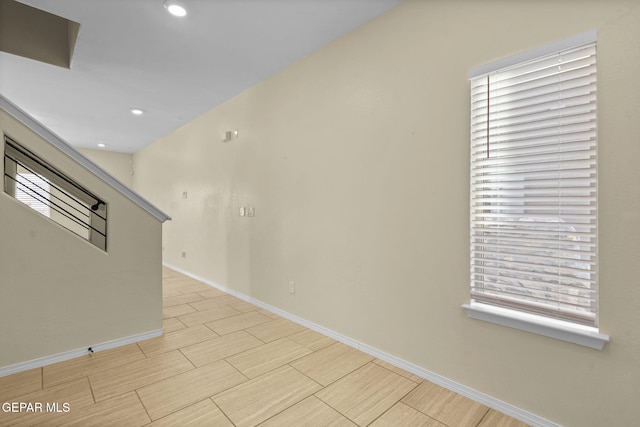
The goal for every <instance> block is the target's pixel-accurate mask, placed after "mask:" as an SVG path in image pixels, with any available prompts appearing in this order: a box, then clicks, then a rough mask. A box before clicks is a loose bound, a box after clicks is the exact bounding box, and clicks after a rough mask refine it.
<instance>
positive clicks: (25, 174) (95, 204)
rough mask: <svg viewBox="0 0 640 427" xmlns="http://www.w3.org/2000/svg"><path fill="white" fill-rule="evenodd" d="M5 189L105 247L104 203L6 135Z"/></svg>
mask: <svg viewBox="0 0 640 427" xmlns="http://www.w3.org/2000/svg"><path fill="white" fill-rule="evenodd" d="M4 192H5V193H7V194H8V195H10V196H12V197H14V198H15V199H16V200H18V201H20V202H22V203H24V204H25V205H27V206H29V207H30V208H32V209H34V210H35V211H37V212H39V213H41V214H42V215H44V216H45V217H47V218H49V219H50V220H51V221H53V222H55V223H57V224H58V225H61V226H62V227H64V228H66V229H67V230H69V231H71V232H72V233H75V234H77V235H78V236H80V237H82V238H83V239H85V240H87V241H89V242H90V243H91V244H93V245H94V246H96V247H98V248H100V249H102V250H104V251H106V249H107V204H106V203H105V202H104V201H102V200H101V199H99V198H98V197H97V196H95V195H93V194H92V193H91V192H89V191H88V190H87V189H85V188H84V187H82V186H81V185H79V184H78V183H76V182H75V181H73V180H71V178H69V177H67V176H66V175H64V174H63V173H62V172H60V171H59V170H57V169H56V168H54V167H53V166H52V165H50V164H49V163H48V162H47V161H45V160H44V159H42V158H40V157H38V156H37V155H36V154H34V153H32V152H31V151H29V150H28V149H27V148H26V147H23V146H22V145H20V144H18V143H17V142H15V141H13V140H11V139H10V138H8V137H6V136H5V138H4Z"/></svg>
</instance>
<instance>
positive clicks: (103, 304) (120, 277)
mask: <svg viewBox="0 0 640 427" xmlns="http://www.w3.org/2000/svg"><path fill="white" fill-rule="evenodd" d="M1 133H5V134H6V135H8V136H10V137H11V138H12V139H14V140H15V141H16V142H19V143H21V144H23V145H25V146H26V147H27V148H29V149H30V150H31V151H33V152H34V153H36V154H37V155H39V156H41V157H43V158H45V159H46V160H47V161H49V162H50V163H51V164H52V165H53V166H55V167H56V168H58V169H60V170H62V171H64V172H65V173H67V174H68V175H69V176H70V177H71V178H72V179H74V180H75V181H77V182H80V183H82V184H83V185H84V186H85V187H86V188H87V189H88V190H90V191H91V192H93V193H94V194H96V195H99V196H100V197H101V198H102V199H103V200H105V201H106V202H107V203H108V206H109V207H108V209H109V223H108V239H109V240H108V252H107V253H105V252H103V251H101V250H100V249H97V248H96V247H94V246H93V245H91V244H90V243H88V242H86V241H85V240H83V239H82V238H80V237H78V236H76V235H75V234H73V233H70V232H68V231H67V230H65V229H63V228H62V227H61V226H58V225H57V224H54V223H53V222H51V221H49V220H48V219H47V218H45V217H43V216H42V215H40V214H38V213H37V212H35V211H33V210H31V209H29V208H28V207H26V206H24V205H23V204H21V203H20V202H18V201H16V200H15V199H13V198H11V197H10V196H8V195H7V194H5V193H4V192H3V191H2V192H0V324H1V325H3V326H2V328H0V349H1V350H0V368H4V367H8V366H11V365H15V364H19V363H24V362H28V361H31V360H34V359H38V358H42V357H47V356H52V355H56V354H59V353H64V352H68V351H72V350H77V349H81V348H86V347H89V346H94V345H96V344H100V343H105V342H108V341H112V340H117V339H122V338H127V337H130V336H133V335H137V334H143V333H147V332H151V331H157V330H159V329H161V328H162V278H161V275H162V271H161V263H162V255H161V249H160V248H161V244H162V242H161V241H162V228H161V223H160V222H159V221H158V220H157V219H155V218H154V217H153V216H151V215H150V214H149V213H147V212H146V211H144V210H143V209H142V208H140V207H139V206H137V205H136V204H134V203H133V202H132V201H130V200H129V199H128V198H126V197H124V196H123V195H121V194H120V193H118V192H117V191H115V190H114V189H113V188H112V187H110V186H108V185H107V184H105V183H103V182H102V181H100V180H99V179H98V178H96V177H95V176H94V175H93V174H91V173H90V172H88V171H86V170H85V169H83V168H81V167H80V166H78V165H77V164H76V163H75V162H74V161H72V160H71V159H69V158H68V157H66V156H65V155H64V154H62V153H61V152H60V151H58V150H57V149H56V148H54V147H53V146H52V145H49V144H48V143H46V142H44V141H43V140H41V139H40V138H39V137H37V136H36V135H35V134H33V133H32V132H31V131H29V130H28V129H26V128H25V127H24V126H23V125H21V124H20V123H18V122H17V121H15V120H14V119H13V118H12V117H11V116H9V115H8V114H6V113H5V112H4V111H2V110H0V134H1ZM1 137H2V135H0V138H1ZM2 140H3V139H2ZM0 147H2V144H0ZM0 170H1V169H0Z"/></svg>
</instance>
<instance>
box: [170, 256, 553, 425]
mask: <svg viewBox="0 0 640 427" xmlns="http://www.w3.org/2000/svg"><path fill="white" fill-rule="evenodd" d="M164 265H165V266H166V267H169V268H171V269H172V270H175V271H177V272H179V273H182V274H184V275H185V276H189V277H191V278H193V279H195V280H198V281H200V282H202V283H206V284H207V285H209V286H212V287H214V288H216V289H219V290H221V291H224V292H226V293H228V294H230V295H233V296H235V297H237V298H239V299H241V300H243V301H246V302H249V303H251V304H254V305H256V306H258V307H260V308H263V309H265V310H268V311H270V312H272V313H275V314H277V315H279V316H281V317H284V318H285V319H288V320H291V321H292V322H295V323H297V324H299V325H302V326H304V327H306V328H309V329H311V330H314V331H316V332H319V333H321V334H323V335H326V336H328V337H330V338H333V339H335V340H336V341H339V342H341V343H343V344H346V345H348V346H350V347H353V348H356V349H358V350H360V351H362V352H364V353H367V354H369V355H371V356H374V357H376V358H378V359H380V360H383V361H385V362H387V363H390V364H392V365H393V366H396V367H398V368H400V369H404V370H405V371H407V372H410V373H412V374H414V375H417V376H419V377H421V378H424V379H425V380H427V381H431V382H432V383H434V384H437V385H439V386H441V387H444V388H446V389H448V390H451V391H453V392H456V393H458V394H460V395H462V396H464V397H467V398H469V399H471V400H473V401H475V402H478V403H481V404H483V405H486V406H488V407H490V408H492V409H495V410H496V411H499V412H502V413H503V414H506V415H509V416H510V417H513V418H515V419H517V420H520V421H522V422H524V423H527V424H529V425H532V426H535V427H561V426H560V425H559V424H556V423H554V422H552V421H549V420H547V419H546V418H542V417H540V416H538V415H535V414H532V413H531V412H528V411H525V410H524V409H520V408H518V407H517V406H514V405H511V404H509V403H507V402H503V401H502V400H499V399H496V398H494V397H492V396H489V395H487V394H484V393H481V392H479V391H477V390H475V389H473V388H471V387H467V386H465V385H463V384H460V383H458V382H455V381H452V380H450V379H448V378H446V377H443V376H442V375H439V374H436V373H435V372H431V371H428V370H426V369H424V368H422V367H420V366H417V365H414V364H413V363H411V362H407V361H406V360H403V359H400V358H398V357H396V356H393V355H392V354H389V353H386V352H384V351H381V350H378V349H377V348H375V347H372V346H370V345H367V344H364V343H362V342H360V341H357V340H354V339H352V338H350V337H347V336H345V335H342V334H340V333H338V332H335V331H332V330H331V329H327V328H325V327H323V326H320V325H316V324H315V323H312V322H309V321H308V320H305V319H303V318H301V317H298V316H296V315H294V314H291V313H288V312H286V311H283V310H280V309H279V308H276V307H273V306H271V305H269V304H266V303H264V302H262V301H259V300H256V299H255V298H252V297H250V296H247V295H245V294H242V293H240V292H237V291H234V290H233V289H229V288H226V287H224V286H221V285H219V284H217V283H214V282H212V281H210V280H207V279H205V278H203V277H199V276H197V275H195V274H192V273H189V272H188V271H184V270H182V269H180V268H177V267H174V266H172V265H169V264H166V263H165V264H164Z"/></svg>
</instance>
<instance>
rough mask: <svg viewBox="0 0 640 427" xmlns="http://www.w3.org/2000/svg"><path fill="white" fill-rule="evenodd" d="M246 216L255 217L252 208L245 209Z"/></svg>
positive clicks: (254, 211)
mask: <svg viewBox="0 0 640 427" xmlns="http://www.w3.org/2000/svg"><path fill="white" fill-rule="evenodd" d="M247 216H256V210H255V208H254V207H253V206H250V207H248V208H247Z"/></svg>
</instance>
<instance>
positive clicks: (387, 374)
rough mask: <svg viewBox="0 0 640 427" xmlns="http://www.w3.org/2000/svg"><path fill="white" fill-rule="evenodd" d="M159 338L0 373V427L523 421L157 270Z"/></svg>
mask: <svg viewBox="0 0 640 427" xmlns="http://www.w3.org/2000/svg"><path fill="white" fill-rule="evenodd" d="M163 283H164V317H165V319H164V331H165V334H164V336H162V337H158V338H154V339H150V340H147V341H142V342H139V343H137V344H131V345H127V346H123V347H119V348H116V349H112V350H106V351H102V352H97V353H94V354H92V355H87V356H84V357H80V358H76V359H73V360H69V361H66V362H61V363H57V364H53V365H49V366H45V367H44V368H38V369H33V370H30V371H26V372H21V373H18V374H14V375H11V376H8V377H3V378H0V403H4V402H31V403H35V402H45V403H46V402H58V403H59V404H60V407H59V410H60V411H64V407H63V406H62V404H63V403H68V405H69V408H68V409H69V411H68V412H66V413H65V412H59V413H46V411H43V412H42V413H39V412H36V413H21V414H12V413H5V412H3V411H0V425H2V426H9V425H10V426H34V425H44V426H58V425H77V426H92V425H95V426H106V425H113V426H240V427H244V426H256V425H260V426H265V427H266V426H375V427H379V426H425V427H444V426H449V427H454V426H474V427H475V426H480V427H496V426H499V427H521V426H525V424H523V423H521V422H519V421H517V420H515V419H513V418H510V417H508V416H506V415H503V414H501V413H499V412H496V411H494V410H492V409H489V408H488V407H486V406H483V405H481V404H479V403H476V402H474V401H472V400H469V399H467V398H465V397H462V396H460V395H457V394H455V393H453V392H451V391H448V390H446V389H444V388H442V387H440V386H437V385H435V384H433V383H431V382H428V381H425V380H423V379H421V378H419V377H417V376H415V375H412V374H410V373H408V372H405V371H403V370H400V369H398V368H395V367H393V366H391V365H389V364H388V363H385V362H383V361H381V360H378V359H376V358H374V357H371V356H369V355H367V354H365V353H362V352H360V351H358V350H355V349H353V348H351V347H348V346H346V345H344V344H342V343H340V342H337V341H335V340H333V339H331V338H328V337H326V336H324V335H321V334H319V333H317V332H314V331H312V330H309V329H307V328H304V327H302V326H300V325H298V324H295V323H292V322H290V321H288V320H286V319H283V318H280V317H278V316H276V315H274V314H272V313H270V312H268V311H265V310H262V309H260V308H258V307H256V306H254V305H252V304H249V303H246V302H244V301H242V300H240V299H237V298H235V297H233V296H230V295H227V294H225V293H223V292H221V291H219V290H217V289H214V288H212V287H210V286H208V285H206V284H203V283H200V282H198V281H196V280H193V279H191V278H189V277H186V276H184V275H182V274H179V273H177V272H175V271H172V270H169V269H164V278H163Z"/></svg>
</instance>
